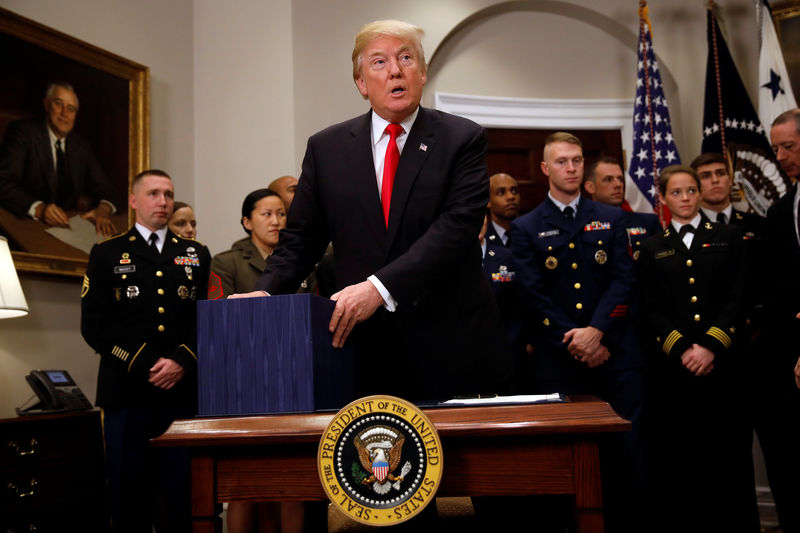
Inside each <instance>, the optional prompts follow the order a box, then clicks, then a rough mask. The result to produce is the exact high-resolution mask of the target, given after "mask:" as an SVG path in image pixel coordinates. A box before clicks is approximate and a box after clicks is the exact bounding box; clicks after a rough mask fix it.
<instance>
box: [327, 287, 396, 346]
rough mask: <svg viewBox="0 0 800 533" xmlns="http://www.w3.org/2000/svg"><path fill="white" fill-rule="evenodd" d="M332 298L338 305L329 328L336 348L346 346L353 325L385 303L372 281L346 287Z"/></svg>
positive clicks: (369, 315) (363, 319)
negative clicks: (345, 342)
mask: <svg viewBox="0 0 800 533" xmlns="http://www.w3.org/2000/svg"><path fill="white" fill-rule="evenodd" d="M331 300H333V301H335V302H336V307H335V308H334V309H333V314H332V315H331V323H330V325H329V326H328V329H329V330H330V332H331V333H333V346H334V347H335V348H341V347H342V346H344V341H346V340H347V336H348V335H350V332H351V331H352V330H353V326H355V325H356V324H358V323H360V322H363V321H365V320H366V319H368V318H369V317H371V316H372V314H373V313H374V312H375V311H376V310H377V309H378V308H379V307H380V306H381V305H383V298H382V297H381V293H379V292H378V289H376V288H375V285H373V284H372V282H370V281H362V282H361V283H357V284H355V285H350V286H348V287H345V288H344V289H342V290H340V291H339V292H337V293H336V294H334V295H333V296H331Z"/></svg>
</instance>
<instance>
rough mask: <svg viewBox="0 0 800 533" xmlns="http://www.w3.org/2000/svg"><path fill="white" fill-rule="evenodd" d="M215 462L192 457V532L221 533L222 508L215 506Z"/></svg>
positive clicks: (200, 457) (211, 458)
mask: <svg viewBox="0 0 800 533" xmlns="http://www.w3.org/2000/svg"><path fill="white" fill-rule="evenodd" d="M216 496H217V479H216V462H215V461H214V458H213V457H209V456H205V455H194V456H192V531H193V532H194V533H222V518H220V516H219V514H220V512H221V510H222V506H221V505H218V504H217V497H216Z"/></svg>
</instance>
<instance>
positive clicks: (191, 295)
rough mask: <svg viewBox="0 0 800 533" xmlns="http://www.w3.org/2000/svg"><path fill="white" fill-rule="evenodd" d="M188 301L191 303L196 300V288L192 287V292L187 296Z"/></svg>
mask: <svg viewBox="0 0 800 533" xmlns="http://www.w3.org/2000/svg"><path fill="white" fill-rule="evenodd" d="M189 299H191V300H192V301H194V300H197V287H192V292H191V293H190V294H189Z"/></svg>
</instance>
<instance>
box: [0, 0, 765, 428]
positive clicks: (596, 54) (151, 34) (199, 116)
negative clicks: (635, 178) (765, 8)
mask: <svg viewBox="0 0 800 533" xmlns="http://www.w3.org/2000/svg"><path fill="white" fill-rule="evenodd" d="M719 3H720V4H721V6H722V9H723V12H724V13H725V15H726V23H727V27H728V30H729V33H730V39H729V44H730V47H731V51H732V53H733V56H734V59H735V60H736V62H737V65H738V66H739V69H740V71H741V74H742V76H743V77H744V80H745V84H746V86H747V87H748V89H749V90H750V91H751V94H755V90H756V89H755V88H756V85H757V81H756V72H757V43H756V30H755V23H754V14H753V6H752V2H751V0H720V2H719ZM650 4H651V7H650V9H651V12H650V17H651V20H652V23H653V30H654V45H655V49H656V52H657V53H658V55H659V60H660V62H661V65H662V76H664V81H665V83H666V91H667V97H668V100H669V103H670V111H671V113H672V118H673V127H674V131H675V135H676V138H677V141H678V147H679V149H680V151H681V155H682V157H683V159H684V160H685V161H686V160H689V159H691V157H693V156H694V155H695V152H696V151H697V150H698V149H699V143H700V121H701V119H702V112H703V91H704V88H703V86H704V83H705V82H704V79H705V56H706V37H705V10H704V6H705V4H706V3H705V2H704V1H701V0H652V1H651V2H650ZM0 7H4V8H6V9H9V10H11V11H14V12H16V13H19V14H20V15H23V16H26V17H29V18H32V19H34V20H36V21H38V22H40V23H42V24H45V25H48V26H51V27H53V28H55V29H57V30H60V31H62V32H65V33H67V34H69V35H72V36H75V37H77V38H79V39H83V40H85V41H87V42H89V43H91V44H94V45H96V46H99V47H101V48H104V49H107V50H109V51H111V52H114V53H116V54H119V55H121V56H123V57H126V58H129V59H131V60H134V61H137V62H139V63H142V64H144V65H147V66H148V67H150V71H151V164H152V166H154V167H159V168H163V169H165V170H167V171H169V172H170V173H171V174H172V175H173V177H174V180H175V187H176V192H177V196H178V198H179V199H182V200H184V201H188V202H189V203H194V204H195V207H196V209H197V214H198V219H199V238H200V240H202V241H204V242H206V243H207V244H209V247H210V248H211V250H212V252H213V253H216V252H219V251H221V250H223V249H225V248H227V247H228V246H229V244H230V242H231V241H233V240H235V239H236V238H238V237H239V236H241V235H242V232H241V229H240V226H239V225H238V217H239V210H240V207H241V200H242V198H243V197H244V195H245V194H246V193H247V192H249V191H250V190H252V189H255V188H258V187H261V186H265V185H266V184H267V183H269V181H271V179H273V178H274V177H277V176H279V175H282V174H295V175H296V174H297V172H299V169H300V161H301V158H302V155H303V152H304V150H305V142H306V139H307V138H308V136H309V135H311V134H312V133H314V132H315V131H317V130H319V129H321V128H323V127H325V126H327V125H330V124H331V123H333V122H336V121H340V120H344V119H346V118H349V117H351V116H354V115H356V114H359V113H363V112H365V111H366V110H367V109H368V104H367V103H366V102H364V101H363V100H362V99H361V97H360V95H359V94H358V93H357V91H356V89H355V86H354V84H353V81H352V75H351V62H350V51H351V49H352V46H353V36H354V34H355V32H356V31H357V30H358V28H359V27H360V26H361V25H362V24H363V23H365V22H368V21H370V20H375V19H378V18H401V19H404V20H408V21H410V22H412V23H415V24H417V25H420V26H422V27H424V28H425V30H426V38H425V40H424V45H425V49H426V51H427V55H428V58H429V59H430V58H431V56H432V55H433V54H434V52H437V53H436V57H435V58H434V62H433V64H432V67H431V71H430V73H429V87H428V89H427V94H426V95H425V97H424V102H425V103H427V105H430V104H431V102H432V98H433V92H434V91H437V90H438V91H445V92H453V93H463V94H482V95H493V96H522V97H534V98H549V97H553V98H556V97H558V98H563V97H569V98H593V97H599V98H630V97H632V96H633V87H634V81H635V71H634V69H633V66H634V61H635V59H634V58H635V46H636V44H635V39H636V36H637V33H638V22H637V14H636V7H637V3H636V2H632V1H631V0H603V1H602V2H598V1H596V0H572V1H551V0H529V1H518V2H497V1H493V0H435V1H431V0H401V1H397V2H393V3H389V2H375V1H371V0H336V1H332V2H322V1H319V0H270V1H264V0H236V1H232V2H219V1H215V0H170V1H167V2H165V1H160V0H137V1H133V0H73V1H70V2H63V1H60V0H0ZM471 17H472V18H471ZM464 21H467V22H470V23H469V24H465V25H464V26H463V28H462V29H460V30H459V31H456V32H453V29H454V28H456V27H457V26H458V25H459V24H461V23H462V22H464ZM22 279H23V288H24V290H25V292H26V295H27V298H28V303H29V305H30V307H31V315H30V316H29V317H27V318H21V319H12V320H5V321H2V322H0V416H4V415H9V414H10V413H12V412H13V407H14V406H16V405H19V404H21V403H22V402H23V401H24V400H25V399H26V398H27V397H28V396H29V395H30V392H29V391H28V388H27V385H26V384H25V383H24V381H23V379H22V377H23V375H24V374H25V373H27V371H28V370H30V369H31V368H36V367H53V368H67V369H68V370H69V371H70V372H71V373H72V374H73V376H74V377H75V378H76V379H77V380H78V382H79V385H80V386H81V387H82V388H84V390H85V391H86V392H87V393H88V394H89V395H90V396H92V397H93V393H94V375H95V372H96V364H97V363H96V356H94V355H93V354H91V351H90V350H89V348H88V347H87V346H86V345H85V344H84V343H83V341H82V339H81V337H80V333H79V331H78V327H79V315H80V304H79V299H78V294H79V292H80V280H78V279H65V278H57V277H44V276H32V275H23V276H22Z"/></svg>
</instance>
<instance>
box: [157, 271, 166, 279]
mask: <svg viewBox="0 0 800 533" xmlns="http://www.w3.org/2000/svg"><path fill="white" fill-rule="evenodd" d="M163 275H164V273H163V272H161V271H160V270H156V276H157V277H159V278H160V277H162V276H163Z"/></svg>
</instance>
